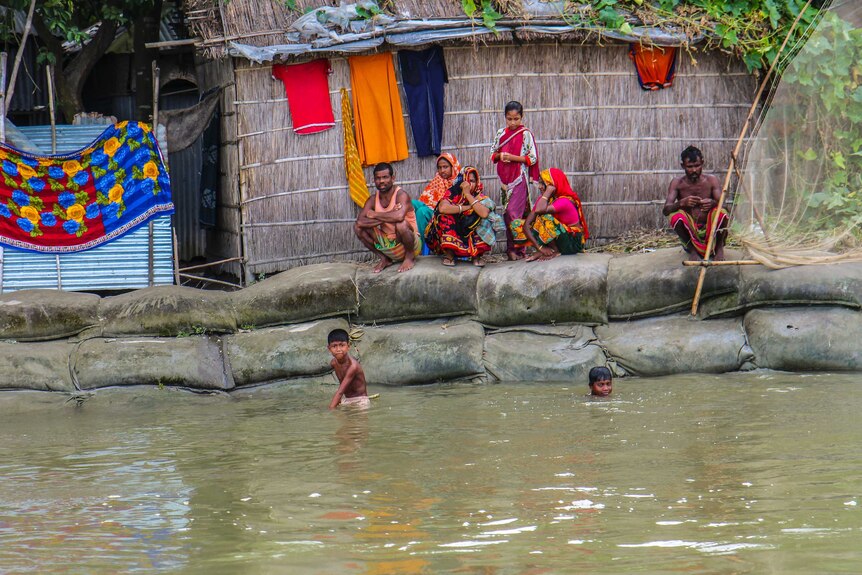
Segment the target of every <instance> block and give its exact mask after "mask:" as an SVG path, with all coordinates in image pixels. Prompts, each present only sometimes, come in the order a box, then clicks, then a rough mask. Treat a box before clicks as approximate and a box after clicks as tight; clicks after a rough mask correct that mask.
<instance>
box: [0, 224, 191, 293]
mask: <svg viewBox="0 0 862 575" xmlns="http://www.w3.org/2000/svg"><path fill="white" fill-rule="evenodd" d="M149 236H150V234H149V226H147V225H146V224H145V225H143V226H141V227H140V228H138V229H136V230H135V231H133V232H130V233H128V234H126V235H125V236H123V237H121V238H119V239H116V240H114V241H112V242H111V243H109V244H105V245H102V246H99V247H97V248H93V249H90V250H87V251H84V252H78V253H74V254H37V253H33V252H27V251H24V250H16V249H12V248H0V270H2V279H3V283H2V286H0V287H2V291H3V292H4V293H5V292H10V291H16V290H22V289H37V288H46V289H64V290H69V291H76V290H78V291H80V290H119V289H133V288H145V287H148V286H149V285H150V282H149V243H150V242H149ZM171 236H172V234H171V216H167V215H163V216H159V217H158V218H155V219H154V220H153V246H154V251H153V272H154V277H153V280H154V281H153V285H171V284H173V283H174V263H173V250H172V237H171Z"/></svg>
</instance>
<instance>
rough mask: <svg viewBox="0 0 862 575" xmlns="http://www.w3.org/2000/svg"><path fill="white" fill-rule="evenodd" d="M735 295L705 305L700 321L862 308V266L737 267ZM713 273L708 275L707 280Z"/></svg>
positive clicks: (845, 264)
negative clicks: (789, 310) (783, 309)
mask: <svg viewBox="0 0 862 575" xmlns="http://www.w3.org/2000/svg"><path fill="white" fill-rule="evenodd" d="M739 267H740V269H739V281H738V287H737V290H736V293H734V294H729V295H726V296H721V297H717V298H713V299H710V300H708V301H705V302H704V303H703V305H702V306H701V308H700V309H701V312H700V313H701V314H702V316H703V317H716V316H723V315H740V314H741V313H742V312H745V311H747V310H750V309H754V308H758V307H767V306H776V305H786V306H798V305H812V306H814V305H828V306H843V307H849V308H853V309H859V308H860V307H862V263H842V264H829V265H812V266H797V267H792V268H785V269H781V270H771V269H768V268H765V267H763V266H739ZM713 271H714V270H712V269H711V270H709V271H708V272H707V274H706V275H707V277H709V275H710V274H712V273H713Z"/></svg>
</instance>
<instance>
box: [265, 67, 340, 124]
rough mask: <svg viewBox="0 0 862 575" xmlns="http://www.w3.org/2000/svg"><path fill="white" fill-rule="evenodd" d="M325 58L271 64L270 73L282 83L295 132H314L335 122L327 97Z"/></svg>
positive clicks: (327, 84) (327, 78)
mask: <svg viewBox="0 0 862 575" xmlns="http://www.w3.org/2000/svg"><path fill="white" fill-rule="evenodd" d="M329 73H330V68H329V60H326V59H321V60H312V61H311V62H306V63H304V64H291V65H286V64H274V65H273V66H272V77H273V78H275V79H277V80H281V81H282V82H283V83H284V91H285V94H286V95H287V102H288V104H289V105H290V119H291V121H292V122H293V131H294V132H296V133H297V134H314V133H315V132H322V131H324V130H328V129H329V128H332V127H333V126H335V118H334V117H333V115H332V104H331V103H330V101H329Z"/></svg>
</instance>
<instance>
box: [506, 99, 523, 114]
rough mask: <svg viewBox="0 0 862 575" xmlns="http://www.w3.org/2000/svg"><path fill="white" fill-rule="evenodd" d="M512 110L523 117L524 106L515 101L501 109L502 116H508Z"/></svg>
mask: <svg viewBox="0 0 862 575" xmlns="http://www.w3.org/2000/svg"><path fill="white" fill-rule="evenodd" d="M513 110H514V111H515V112H518V113H519V114H521V115H522V116H523V115H524V106H522V105H521V102H516V101H515V100H512V101H511V102H509V103H508V104H506V107H505V108H503V114H504V115H505V114H508V113H509V112H511V111H513Z"/></svg>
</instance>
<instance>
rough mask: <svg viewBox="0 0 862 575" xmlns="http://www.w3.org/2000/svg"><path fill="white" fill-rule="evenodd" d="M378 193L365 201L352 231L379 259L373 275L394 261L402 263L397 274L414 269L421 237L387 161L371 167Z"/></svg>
mask: <svg viewBox="0 0 862 575" xmlns="http://www.w3.org/2000/svg"><path fill="white" fill-rule="evenodd" d="M374 187H376V188H377V193H376V194H375V195H373V196H371V197H370V198H368V201H366V202H365V205H364V206H363V207H362V211H360V212H359V216H358V217H357V218H356V223H355V224H354V226H353V230H354V231H355V232H356V236H357V237H358V238H359V241H361V242H362V245H364V246H365V247H366V248H368V249H369V250H371V251H372V252H374V253H375V254H377V255H378V256H379V257H380V261H379V262H377V265H376V266H374V273H376V274H377V273H380V272H382V271H383V270H384V269H386V268H387V267H389V266H391V265H392V263H393V262H396V261H401V260H404V263H402V264H401V267H399V268H398V271H399V272H406V271H408V270H410V269H412V268H413V265H414V261H415V257H416V256H417V255H419V252H421V251H422V238H421V236H420V235H419V231H418V227H417V225H416V212H414V211H413V204H412V203H411V202H410V196H408V195H407V192H405V191H404V190H402V189H401V187H400V186H396V185H395V170H393V169H392V166H391V165H390V164H388V163H386V162H381V163H379V164H377V165H376V166H374Z"/></svg>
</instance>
